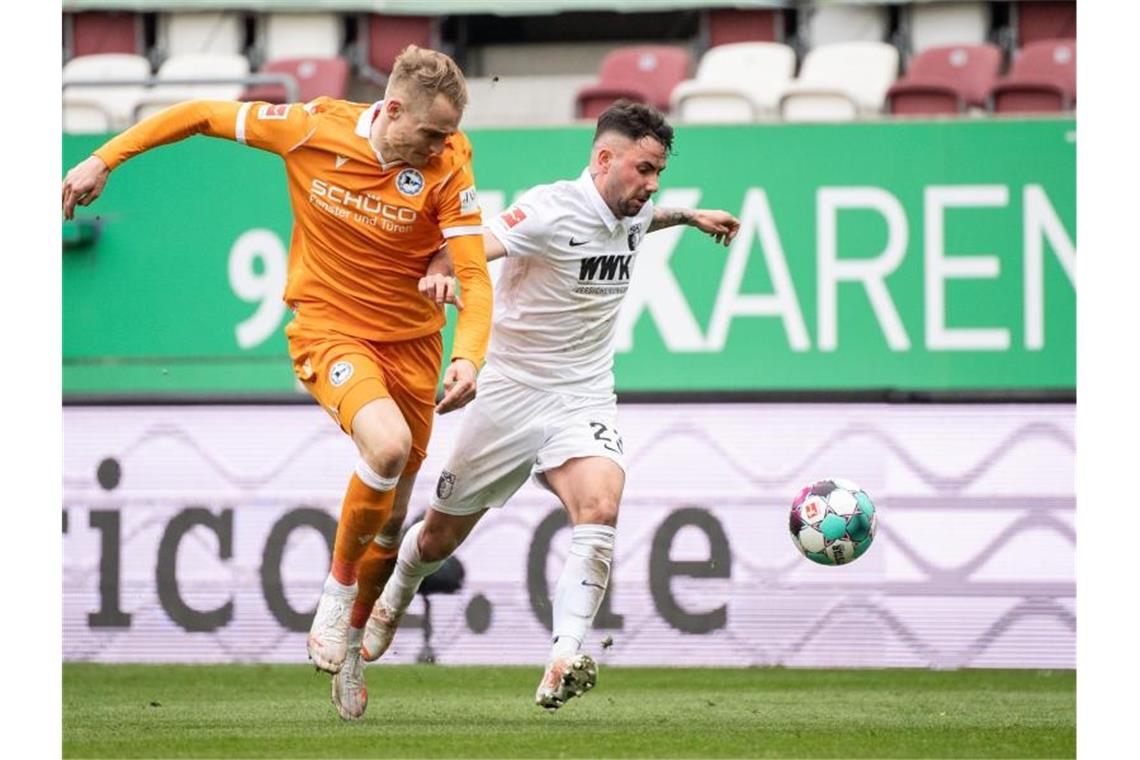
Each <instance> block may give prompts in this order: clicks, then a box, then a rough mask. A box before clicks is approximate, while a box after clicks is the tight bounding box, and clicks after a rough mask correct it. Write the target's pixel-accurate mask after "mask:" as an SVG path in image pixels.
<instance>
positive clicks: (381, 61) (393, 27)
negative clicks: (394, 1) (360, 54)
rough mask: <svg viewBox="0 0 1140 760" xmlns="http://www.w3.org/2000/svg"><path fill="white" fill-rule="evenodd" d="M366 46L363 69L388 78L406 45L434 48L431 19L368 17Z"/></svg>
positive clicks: (374, 14) (372, 15) (418, 17)
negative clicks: (365, 67)
mask: <svg viewBox="0 0 1140 760" xmlns="http://www.w3.org/2000/svg"><path fill="white" fill-rule="evenodd" d="M366 44H367V55H366V59H365V65H366V66H367V67H368V68H371V69H373V70H374V71H378V72H380V73H381V74H384V75H385V76H387V75H388V74H391V73H392V63H393V62H394V61H395V60H396V56H397V55H399V54H400V51H401V50H403V49H404V48H405V47H407V46H408V45H419V46H420V47H423V48H431V47H436V46H435V45H433V44H432V19H431V18H430V17H428V16H382V15H379V14H376V13H373V14H371V15H370V16H369V17H368V35H367V37H366Z"/></svg>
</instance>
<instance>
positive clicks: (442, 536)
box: [360, 509, 487, 662]
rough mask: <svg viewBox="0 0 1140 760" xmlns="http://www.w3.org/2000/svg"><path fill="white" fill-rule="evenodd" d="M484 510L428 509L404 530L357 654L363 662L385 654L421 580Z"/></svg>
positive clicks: (450, 549) (448, 555)
mask: <svg viewBox="0 0 1140 760" xmlns="http://www.w3.org/2000/svg"><path fill="white" fill-rule="evenodd" d="M486 511H487V510H485V509H483V510H480V511H478V512H476V513H474V514H469V515H448V514H445V513H443V512H438V511H436V510H435V509H428V511H427V516H426V517H425V518H424V519H423V520H421V521H420V522H418V523H416V524H415V525H413V526H412V527H410V528H408V531H407V532H406V533H405V534H404V539H403V541H401V542H400V553H399V555H398V556H397V558H396V564H395V567H394V568H393V569H392V574H391V576H390V577H389V578H388V582H387V583H386V584H385V585H384V591H383V592H382V593H381V594H380V598H379V599H378V600H377V601H376V604H375V605H374V606H373V608H372V614H371V616H370V617H369V618H368V625H367V626H366V627H365V630H364V640H363V643H362V644H361V648H360V651H361V656H362V657H363V658H364V660H365V661H367V662H372V661H373V660H376V659H379V658H380V656H381V655H383V654H384V652H386V651H388V647H389V646H391V644H392V639H393V638H394V637H395V635H396V630H397V629H398V628H399V625H400V620H401V618H403V616H404V613H405V612H406V611H407V609H408V606H409V605H410V604H411V603H412V600H413V599H414V598H415V596H416V592H417V591H419V588H420V584H422V583H423V581H424V578H427V577H428V576H429V575H431V574H432V573H434V572H435V571H436V570H438V569H439V567H440V565H442V564H443V562H444V560H446V559H447V558H448V557H450V556H451V554H452V553H453V552H454V551H455V549H457V548H458V547H459V545H460V544H461V543H463V541H464V539H466V538H467V535H468V534H469V533H470V532H471V530H472V528H474V527H475V524H476V523H478V522H479V519H480V518H481V517H482V516H483V515H484V514H485V513H486Z"/></svg>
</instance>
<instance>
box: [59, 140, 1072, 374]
mask: <svg viewBox="0 0 1140 760" xmlns="http://www.w3.org/2000/svg"><path fill="white" fill-rule="evenodd" d="M1075 134H1076V125H1075V122H1074V121H1073V120H1071V119H1044V120H1017V121H1007V120H978V121H956V120H955V121H945V122H920V123H882V124H845V125H774V126H748V127H681V128H678V130H677V139H676V144H675V149H676V152H675V155H674V156H673V157H672V158H671V159H670V162H669V166H668V169H667V171H666V172H665V174H664V175H663V186H662V190H661V192H660V193H659V194H658V197H657V202H658V204H659V205H663V206H664V205H686V206H701V207H719V208H724V209H728V210H730V211H732V212H733V213H735V214H737V215H738V216H739V217H740V218H741V219H742V221H743V223H744V226H743V229H742V231H741V233H740V235H739V237H738V240H737V242H736V243H735V244H734V245H733V247H732V248H731V249H724V248H718V247H717V246H715V245H714V244H713V243H712V242H711V241H709V240H707V239H706V238H704V237H703V236H701V235H700V234H699V233H697V232H695V231H692V230H682V229H679V228H674V229H672V230H665V231H661V232H657V233H654V234H653V235H651V236H649V238H648V239H647V241H646V244H645V247H644V248H643V251H642V254H641V255H640V256H639V258H638V262H637V265H636V269H635V275H634V281H635V282H634V288H633V289H632V290H631V293H630V296H629V299H630V303H629V304H627V306H628V307H629V308H627V311H626V313H625V315H624V316H625V319H624V320H623V322H622V323H621V325H620V326H619V335H618V356H617V360H616V373H617V378H618V388H619V390H625V391H661V392H673V391H726V390H741V391H773V390H775V391H779V390H861V389H901V390H915V391H927V390H933V391H940V390H948V391H954V390H1015V391H1021V390H1030V391H1032V390H1046V391H1049V390H1066V389H1073V388H1075V385H1076V370H1075V365H1076V350H1075V347H1076V308H1075V307H1076V303H1075V302H1076V292H1075V290H1076V288H1075V282H1076V263H1075V248H1076V136H1075ZM590 136H591V130H590V129H588V128H567V129H553V130H480V131H473V132H472V133H471V138H472V141H473V143H474V146H475V169H476V178H477V185H478V188H479V191H480V199H481V202H482V203H483V208H484V213H485V215H488V216H489V215H490V214H493V213H498V212H499V211H501V210H502V209H503V208H504V207H505V206H506V205H509V203H510V201H511V200H512V199H514V198H515V197H516V196H517V194H518V193H520V192H521V191H522V190H524V189H526V188H527V187H529V186H531V185H533V184H538V183H542V182H549V181H552V180H554V179H558V178H563V177H574V176H576V175H577V174H578V173H579V172H580V171H581V169H582V167H583V166H584V165H585V161H586V159H587V156H588V150H589V141H590ZM103 139H104V138H102V137H92V136H66V137H65V138H64V140H63V152H64V165H65V167H66V166H71V165H72V164H74V163H75V162H77V161H78V160H80V159H82V158H83V157H84V156H85V155H87V154H88V153H89V152H90V151H91V150H92V149H93V148H95V147H97V146H98V145H99V144H100V143H101V142H102V141H103ZM80 215H81V216H82V217H83V220H84V223H83V224H82V225H81V226H80V227H75V226H72V225H65V231H64V232H65V234H64V245H65V247H64V266H63V270H64V275H63V277H64V279H63V308H64V315H63V318H64V375H63V378H64V391H65V393H68V394H83V395H87V394H105V393H110V394H124V393H126V394H130V393H143V394H151V393H175V394H185V393H190V394H200V393H207V394H209V393H219V394H233V393H275V392H290V391H293V390H295V385H294V382H293V378H292V374H291V372H290V369H289V363H288V359H287V358H286V355H285V340H284V336H283V332H282V328H283V325H284V323H285V320H286V318H287V316H288V312H287V311H286V310H285V309H284V306H283V305H282V304H281V302H280V299H279V295H280V292H281V284H282V282H283V278H284V271H285V255H286V246H287V242H288V240H289V230H290V217H289V208H288V198H287V194H286V191H285V186H284V171H283V169H282V167H281V163H280V160H279V159H278V158H277V157H276V156H273V155H271V154H266V153H262V152H260V151H257V150H253V149H250V148H246V147H242V146H239V145H236V144H233V143H228V142H226V141H222V140H213V139H208V138H202V137H197V138H193V139H191V140H187V141H184V142H182V143H180V144H176V145H171V146H166V147H163V148H159V149H156V150H154V151H151V152H150V153H148V154H145V155H143V156H140V157H136V158H135V159H133V160H132V161H130V162H128V163H127V164H125V165H124V166H123V167H121V168H120V169H119V170H117V171H116V172H115V173H114V175H113V176H112V178H111V182H110V183H109V185H108V189H107V191H106V192H105V194H104V196H103V197H102V198H101V199H100V200H99V201H98V203H97V204H96V205H94V206H92V207H89V208H86V209H80ZM93 231H94V232H95V233H97V234H95V239H94V241H93V242H91V241H90V237H91V235H92V232H93ZM449 333H450V328H449Z"/></svg>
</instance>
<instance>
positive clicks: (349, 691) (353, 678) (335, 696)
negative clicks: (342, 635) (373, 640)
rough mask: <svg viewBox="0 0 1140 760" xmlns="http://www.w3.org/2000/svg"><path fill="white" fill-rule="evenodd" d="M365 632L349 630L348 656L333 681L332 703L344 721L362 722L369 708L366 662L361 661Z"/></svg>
mask: <svg viewBox="0 0 1140 760" xmlns="http://www.w3.org/2000/svg"><path fill="white" fill-rule="evenodd" d="M362 634H363V631H357V630H356V629H353V628H350V629H349V630H348V654H347V655H346V656H345V658H344V665H343V666H342V667H341V669H340V670H338V671H337V673H336V675H334V676H333V679H332V703H333V707H335V708H336V711H337V714H339V715H340V717H341V718H342V719H343V720H360V719H361V718H363V717H364V710H365V709H366V708H367V707H368V687H367V686H365V684H364V661H363V660H361V659H360V638H361V636H362Z"/></svg>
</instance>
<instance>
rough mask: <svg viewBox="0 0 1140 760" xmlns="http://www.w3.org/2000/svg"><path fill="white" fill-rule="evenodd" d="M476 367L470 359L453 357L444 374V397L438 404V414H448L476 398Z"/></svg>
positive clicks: (436, 409) (477, 372)
mask: <svg viewBox="0 0 1140 760" xmlns="http://www.w3.org/2000/svg"><path fill="white" fill-rule="evenodd" d="M477 374H479V370H477V369H475V365H474V363H472V362H471V360H470V359H452V361H451V364H450V365H449V366H448V368H447V372H446V373H445V374H444V376H443V398H442V399H440V402H439V403H438V404H436V407H435V411H436V414H447V413H448V412H451V411H455V410H456V409H459V408H460V407H464V406H467V404H468V403H469V402H470V401H471V399H473V398H475V376H476V375H477Z"/></svg>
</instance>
